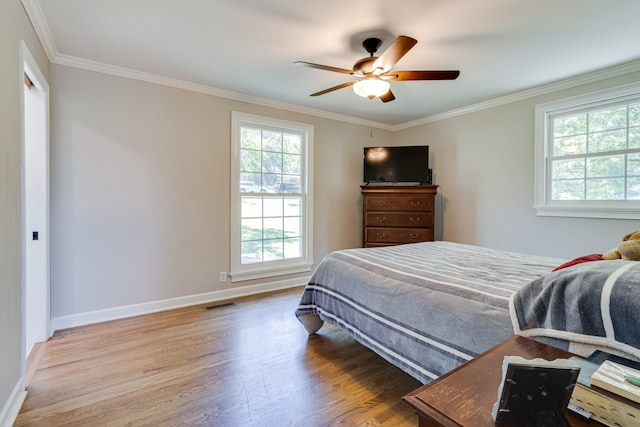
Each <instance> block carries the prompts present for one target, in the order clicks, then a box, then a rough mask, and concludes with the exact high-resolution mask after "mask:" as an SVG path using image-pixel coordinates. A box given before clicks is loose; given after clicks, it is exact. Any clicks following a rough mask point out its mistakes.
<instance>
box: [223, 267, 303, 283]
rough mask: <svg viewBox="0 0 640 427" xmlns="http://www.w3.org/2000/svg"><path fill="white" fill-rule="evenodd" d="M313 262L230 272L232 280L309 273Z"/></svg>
mask: <svg viewBox="0 0 640 427" xmlns="http://www.w3.org/2000/svg"><path fill="white" fill-rule="evenodd" d="M312 267H313V264H312V263H305V264H296V265H290V266H286V267H284V266H282V267H277V268H260V269H255V270H243V271H232V272H230V273H229V276H231V282H242V281H245V280H254V279H264V278H267V277H274V276H285V275H287V274H297V273H307V272H309V271H311V268H312Z"/></svg>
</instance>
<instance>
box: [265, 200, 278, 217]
mask: <svg viewBox="0 0 640 427" xmlns="http://www.w3.org/2000/svg"><path fill="white" fill-rule="evenodd" d="M264 216H265V218H267V217H270V218H273V217H278V218H279V217H282V199H281V198H280V197H265V199H264Z"/></svg>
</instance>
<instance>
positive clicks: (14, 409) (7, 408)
mask: <svg viewBox="0 0 640 427" xmlns="http://www.w3.org/2000/svg"><path fill="white" fill-rule="evenodd" d="M26 396H27V391H26V390H25V388H24V378H20V379H19V380H18V382H17V383H16V385H15V387H14V388H13V391H12V392H11V394H10V395H9V398H8V399H7V401H6V402H5V404H4V406H3V408H2V411H0V427H11V426H12V425H13V424H14V423H15V421H16V418H17V417H18V413H20V408H21V407H22V403H23V402H24V399H25V397H26Z"/></svg>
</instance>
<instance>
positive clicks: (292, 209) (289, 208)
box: [284, 197, 302, 216]
mask: <svg viewBox="0 0 640 427" xmlns="http://www.w3.org/2000/svg"><path fill="white" fill-rule="evenodd" d="M301 205H302V198H301V197H296V198H289V197H288V198H285V199H284V215H285V216H302V207H301Z"/></svg>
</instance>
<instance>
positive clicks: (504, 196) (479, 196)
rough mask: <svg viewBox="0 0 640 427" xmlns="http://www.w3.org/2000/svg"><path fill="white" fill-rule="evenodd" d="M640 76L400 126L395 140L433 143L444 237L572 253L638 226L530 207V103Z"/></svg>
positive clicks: (610, 241)
mask: <svg viewBox="0 0 640 427" xmlns="http://www.w3.org/2000/svg"><path fill="white" fill-rule="evenodd" d="M638 80H640V73H635V74H630V75H626V76H624V77H618V78H615V79H609V80H606V81H601V82H598V83H594V84H589V85H585V86H581V87H576V88H573V89H570V90H564V91H561V92H556V93H553V94H551V95H545V96H538V97H535V98H531V99H527V100H524V101H518V102H512V103H510V104H506V105H502V106H500V107H495V108H491V109H486V110H482V111H478V112H474V113H469V114H465V115H462V116H458V117H454V118H450V119H446V120H440V121H436V122H432V123H428V124H424V125H422V126H418V127H413V128H410V129H405V130H402V131H398V132H397V134H396V140H395V143H396V144H398V145H405V144H407V145H410V144H417V143H426V144H428V145H429V147H430V163H431V166H432V168H433V172H434V176H435V183H436V184H438V185H440V192H441V196H442V201H443V203H442V205H443V211H442V215H443V223H442V224H441V226H442V229H443V236H442V238H443V239H444V240H451V241H456V242H461V243H470V244H476V245H480V246H486V247H492V248H499V249H507V250H513V251H518V252H523V253H530V254H538V255H548V256H556V257H561V258H568V259H569V258H575V257H577V256H581V255H586V254H589V253H603V252H606V251H608V250H610V249H611V248H612V247H614V246H616V245H617V244H618V243H619V242H620V239H621V238H622V236H623V235H625V234H626V233H627V232H629V231H633V230H637V229H640V221H633V220H606V219H585V218H554V217H537V216H536V214H535V211H534V210H533V208H532V206H533V189H534V185H533V168H534V157H533V153H534V107H535V105H537V104H540V103H544V102H549V101H551V100H556V99H561V98H566V97H571V96H576V95H579V94H584V93H590V92H594V91H597V90H601V89H604V88H606V87H612V86H618V85H622V84H628V83H631V82H637V81H638Z"/></svg>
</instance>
